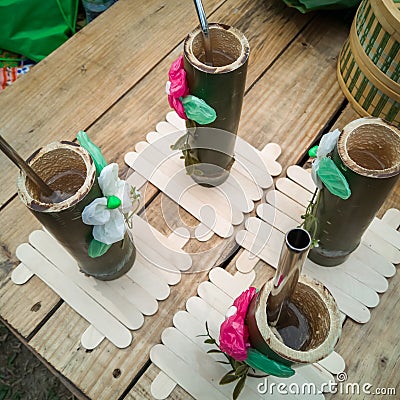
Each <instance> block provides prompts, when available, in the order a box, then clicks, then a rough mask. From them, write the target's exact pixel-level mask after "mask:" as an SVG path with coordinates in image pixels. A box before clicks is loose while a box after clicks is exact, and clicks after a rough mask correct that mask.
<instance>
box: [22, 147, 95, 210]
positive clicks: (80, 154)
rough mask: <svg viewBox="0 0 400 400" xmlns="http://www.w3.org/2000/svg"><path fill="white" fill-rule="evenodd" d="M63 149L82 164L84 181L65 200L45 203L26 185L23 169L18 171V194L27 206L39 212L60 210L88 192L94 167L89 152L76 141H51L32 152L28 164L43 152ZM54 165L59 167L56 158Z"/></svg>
mask: <svg viewBox="0 0 400 400" xmlns="http://www.w3.org/2000/svg"><path fill="white" fill-rule="evenodd" d="M63 151H64V152H65V151H67V152H71V156H72V157H77V159H76V160H79V161H80V162H81V163H82V166H84V169H85V171H84V172H85V174H86V176H85V180H84V183H83V184H82V185H81V187H80V188H79V189H78V190H77V191H76V192H75V193H74V194H73V195H72V196H71V197H69V198H67V199H66V200H63V201H60V202H59V203H45V202H43V201H40V200H39V199H38V198H37V197H36V196H33V194H32V193H31V191H30V190H29V188H28V187H27V185H26V182H27V177H26V174H25V173H24V172H23V171H20V173H19V175H18V179H17V188H18V195H19V198H20V200H21V201H22V203H24V204H25V206H27V207H28V208H31V209H33V210H35V211H40V212H48V213H50V212H60V211H63V210H65V209H68V208H70V207H71V206H73V205H74V204H76V203H78V202H79V201H80V200H82V199H83V198H84V197H85V196H86V195H87V194H88V193H89V191H90V189H91V188H92V186H93V184H94V182H95V179H96V167H95V165H94V163H93V160H92V158H91V157H90V155H89V153H88V152H87V151H86V150H85V149H84V148H83V147H81V146H79V145H78V144H76V143H73V142H67V141H62V142H52V143H50V144H48V145H46V146H44V147H42V148H40V149H39V150H37V151H36V152H35V153H33V154H32V155H31V156H30V157H29V159H28V164H30V165H34V164H35V163H37V162H38V161H39V160H40V159H41V158H42V157H43V156H44V155H45V154H49V153H51V152H54V153H57V152H63ZM39 162H40V161H39ZM54 166H58V167H59V168H61V166H60V163H59V162H57V160H54ZM66 170H67V169H66Z"/></svg>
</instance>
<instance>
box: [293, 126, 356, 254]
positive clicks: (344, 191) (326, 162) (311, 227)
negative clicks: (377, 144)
mask: <svg viewBox="0 0 400 400" xmlns="http://www.w3.org/2000/svg"><path fill="white" fill-rule="evenodd" d="M339 135H340V131H339V129H335V130H334V131H333V132H329V133H326V134H325V135H323V136H322V138H321V140H320V144H319V146H314V147H313V148H311V149H310V151H309V156H310V157H311V158H314V161H313V163H312V166H311V176H312V179H313V181H314V183H315V185H316V189H315V192H314V194H313V197H312V199H311V201H310V203H309V205H308V206H307V209H306V212H305V214H304V215H302V219H303V223H302V224H301V227H303V228H304V229H306V230H307V231H308V232H309V234H310V236H311V238H312V247H318V238H316V232H317V228H318V221H317V219H316V217H315V212H316V210H317V208H318V204H319V201H320V197H321V190H322V189H323V188H324V187H325V188H326V189H327V190H329V192H331V193H332V194H333V195H335V196H337V197H339V198H341V199H342V200H347V199H348V198H349V197H350V196H351V190H350V186H349V184H348V182H347V180H346V178H345V177H344V175H343V174H342V172H341V171H340V169H339V168H338V167H337V165H336V164H335V162H334V161H333V160H332V151H333V149H334V148H335V146H336V143H337V141H338V138H339Z"/></svg>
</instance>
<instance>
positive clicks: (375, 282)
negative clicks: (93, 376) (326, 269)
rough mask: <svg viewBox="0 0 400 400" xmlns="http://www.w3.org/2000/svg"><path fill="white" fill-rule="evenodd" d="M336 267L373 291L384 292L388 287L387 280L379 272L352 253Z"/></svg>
mask: <svg viewBox="0 0 400 400" xmlns="http://www.w3.org/2000/svg"><path fill="white" fill-rule="evenodd" d="M337 268H340V269H341V270H342V271H343V272H344V273H346V274H349V275H351V276H352V277H353V278H354V279H357V280H358V281H360V282H361V283H363V284H364V285H366V286H368V287H369V288H371V289H373V290H375V292H378V293H384V292H386V290H387V289H388V286H389V284H388V281H387V280H386V279H385V278H384V277H383V276H382V275H381V274H379V273H378V272H376V271H375V270H374V269H373V268H371V267H370V266H369V265H368V264H366V263H363V262H362V261H360V259H359V258H357V257H354V256H353V255H351V256H350V258H348V259H347V260H346V261H345V262H344V263H343V264H341V265H340V266H339V267H337Z"/></svg>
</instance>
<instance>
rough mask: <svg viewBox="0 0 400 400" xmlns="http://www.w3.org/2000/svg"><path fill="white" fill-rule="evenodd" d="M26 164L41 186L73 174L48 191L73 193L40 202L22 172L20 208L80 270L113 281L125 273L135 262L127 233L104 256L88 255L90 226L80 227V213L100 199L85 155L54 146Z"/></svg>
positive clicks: (66, 146)
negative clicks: (37, 222)
mask: <svg viewBox="0 0 400 400" xmlns="http://www.w3.org/2000/svg"><path fill="white" fill-rule="evenodd" d="M28 163H29V164H30V165H31V166H32V167H33V168H34V170H35V171H36V172H37V173H38V174H39V175H40V176H41V177H42V178H43V180H44V181H45V182H48V181H50V180H51V178H52V177H54V176H59V175H60V174H62V173H64V172H66V171H74V174H72V175H68V176H67V177H65V178H62V179H59V180H57V186H56V187H52V189H53V190H61V191H68V192H73V193H74V194H73V195H72V197H69V198H68V199H66V200H64V201H62V202H59V203H45V202H42V201H41V200H40V196H39V193H38V190H37V188H36V187H35V186H34V185H32V183H31V181H30V180H29V179H27V178H26V175H25V173H23V172H20V174H19V176H18V180H17V186H18V195H19V198H20V199H21V201H22V202H23V204H25V206H26V207H28V209H29V210H30V211H31V212H32V214H33V215H34V216H35V217H36V218H37V219H38V220H39V221H40V222H41V223H42V225H43V226H44V227H45V228H46V229H47V230H48V231H49V232H50V233H51V234H52V235H53V236H54V237H55V238H56V239H57V240H58V241H59V242H60V243H61V244H62V245H63V247H64V248H65V249H66V250H67V251H68V252H69V253H70V254H71V255H72V256H73V257H74V258H75V260H76V261H77V263H78V265H79V268H80V270H81V271H82V272H83V273H85V274H87V275H90V276H93V277H95V278H97V279H100V280H112V279H116V278H118V277H120V276H121V275H123V274H124V273H126V272H127V271H129V269H130V268H131V267H132V265H133V263H134V261H135V257H136V249H135V246H134V244H133V242H132V241H131V239H130V237H129V235H128V233H126V234H125V238H124V239H123V240H121V241H119V242H117V243H114V244H113V245H112V246H111V247H110V248H109V250H108V251H107V252H106V253H105V254H104V255H102V256H100V257H97V258H91V257H89V255H88V248H89V244H90V241H91V240H92V238H93V237H92V230H93V226H91V225H86V224H84V223H83V221H82V218H81V215H82V211H83V209H84V208H85V207H86V206H87V205H88V204H90V203H91V202H92V201H93V200H94V199H95V198H97V197H102V196H103V195H102V193H101V190H100V187H99V185H98V182H97V177H96V168H95V166H94V163H93V161H92V159H91V157H90V155H89V153H88V152H87V151H86V150H85V149H83V148H82V147H80V146H79V145H77V144H75V143H72V142H54V143H51V144H49V145H47V146H45V147H43V148H41V149H39V150H38V151H36V152H35V153H34V154H33V155H32V156H31V157H30V158H29V160H28Z"/></svg>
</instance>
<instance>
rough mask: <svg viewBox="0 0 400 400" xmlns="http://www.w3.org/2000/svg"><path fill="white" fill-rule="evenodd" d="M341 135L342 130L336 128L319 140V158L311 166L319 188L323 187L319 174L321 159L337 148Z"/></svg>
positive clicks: (312, 174)
mask: <svg viewBox="0 0 400 400" xmlns="http://www.w3.org/2000/svg"><path fill="white" fill-rule="evenodd" d="M339 135H340V130H339V129H335V130H334V131H333V132H328V133H326V134H325V135H323V136H322V138H321V140H320V142H319V146H318V150H317V158H316V159H315V160H314V161H313V163H312V166H311V177H312V179H313V181H314V183H315V185H316V186H317V187H318V189H322V182H321V179H320V178H319V176H318V174H317V172H318V169H319V162H320V161H321V158H324V157H326V156H327V155H328V154H329V153H330V152H331V151H332V150H333V149H334V148H335V145H336V143H337V140H338V137H339Z"/></svg>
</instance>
